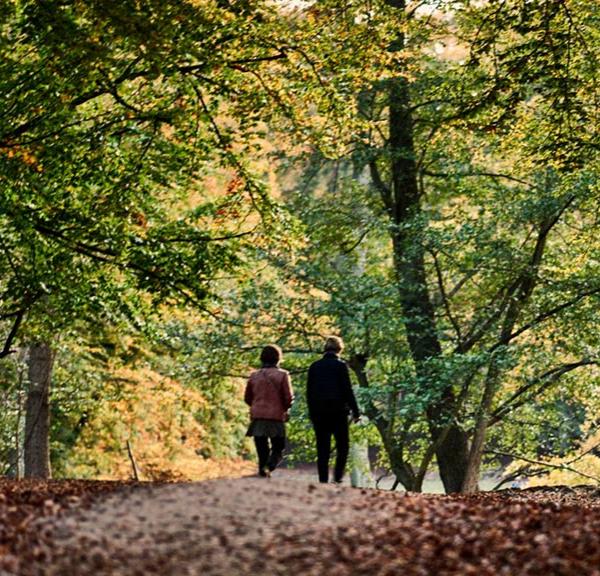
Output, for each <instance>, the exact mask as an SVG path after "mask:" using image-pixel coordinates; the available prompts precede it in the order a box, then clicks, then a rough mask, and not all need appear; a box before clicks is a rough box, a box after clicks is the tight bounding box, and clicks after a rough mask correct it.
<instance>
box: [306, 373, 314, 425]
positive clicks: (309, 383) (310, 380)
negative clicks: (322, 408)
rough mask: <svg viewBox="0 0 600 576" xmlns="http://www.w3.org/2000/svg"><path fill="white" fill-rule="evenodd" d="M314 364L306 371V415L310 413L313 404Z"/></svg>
mask: <svg viewBox="0 0 600 576" xmlns="http://www.w3.org/2000/svg"><path fill="white" fill-rule="evenodd" d="M313 366H314V364H311V365H310V367H309V369H308V377H307V380H306V406H307V407H308V414H309V415H310V413H311V412H312V409H313V404H314V389H315V376H314V368H313Z"/></svg>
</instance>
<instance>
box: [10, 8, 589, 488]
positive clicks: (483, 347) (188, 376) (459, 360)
mask: <svg viewBox="0 0 600 576" xmlns="http://www.w3.org/2000/svg"><path fill="white" fill-rule="evenodd" d="M599 30H600V7H599V6H597V5H596V3H593V2H586V1H584V0H559V1H556V0H533V1H526V0H509V1H506V2H496V1H492V0H490V1H484V2H469V1H466V0H465V1H442V0H440V1H436V2H416V1H415V2H409V1H405V0H373V1H369V2H364V1H362V2H353V1H340V0H319V1H315V2H271V1H264V2H263V1H253V2H247V1H245V0H237V1H235V0H215V1H212V0H198V1H189V2H169V1H160V2H158V1H147V2H133V1H128V0H126V1H124V2H119V3H106V2H78V1H72V2H71V1H70V2H63V1H61V2H58V1H53V0H48V1H43V2H26V1H16V0H15V1H8V0H4V1H2V2H0V47H1V50H2V54H3V58H2V61H1V62H0V92H1V93H2V100H1V101H2V105H1V107H0V327H1V330H2V337H3V338H2V340H1V341H0V386H1V390H2V402H3V404H2V406H3V410H2V417H1V422H0V428H1V430H0V436H1V438H0V444H1V445H0V450H1V451H2V454H3V459H2V461H3V465H4V469H3V472H4V473H11V474H21V473H25V474H26V475H30V474H31V475H40V474H41V475H48V474H49V473H50V468H51V466H50V461H52V468H54V470H55V473H56V474H62V475H66V476H68V475H73V474H76V475H84V476H85V475H88V476H111V475H112V476H115V475H126V474H127V473H128V468H127V466H128V460H127V458H128V456H127V452H126V450H127V446H129V448H130V450H131V449H133V452H134V453H136V452H137V453H136V456H137V460H138V462H139V464H140V467H141V469H142V472H143V473H144V474H146V476H147V477H192V476H194V477H196V476H197V475H198V474H203V473H209V472H206V469H207V466H206V465H205V464H206V463H207V462H220V463H221V464H219V466H222V467H225V468H227V466H230V465H231V462H232V461H235V459H236V458H239V457H247V456H248V447H247V445H246V444H245V441H244V439H243V434H244V426H245V424H246V418H247V415H246V409H245V408H244V407H243V405H242V401H241V391H242V387H243V384H244V379H245V378H246V377H247V375H248V373H249V371H250V370H251V369H252V367H253V366H256V364H257V361H258V354H259V352H260V349H261V347H262V346H263V345H264V344H267V343H276V344H278V345H280V346H281V347H282V348H283V350H284V354H285V359H284V367H286V368H287V369H288V370H289V371H290V373H291V375H292V380H293V383H294V387H295V389H296V402H295V404H294V406H293V409H292V418H291V421H290V424H289V431H290V440H291V444H292V447H293V451H292V454H291V455H290V459H296V460H303V459H307V458H309V459H310V458H312V457H313V454H312V452H311V449H312V448H311V447H312V436H311V433H310V426H309V423H308V416H307V414H306V408H305V404H304V385H305V372H306V369H307V367H308V364H309V363H310V362H311V361H312V360H314V359H315V358H317V357H318V355H319V353H320V352H321V347H322V342H323V338H324V337H325V336H326V335H328V334H338V335H340V336H342V337H343V338H344V340H345V341H346V350H345V353H344V358H345V360H346V361H347V362H348V365H349V367H350V369H351V372H352V374H353V379H354V383H355V385H356V389H357V396H358V399H359V403H360V404H361V407H362V409H363V412H364V413H365V416H366V418H365V419H364V422H363V425H361V426H360V427H357V428H356V429H355V430H354V432H353V433H354V435H355V438H354V440H355V441H356V442H357V443H360V442H363V443H364V442H366V443H368V444H370V445H371V446H376V447H377V448H378V452H379V462H378V465H379V466H382V467H384V468H386V469H387V470H389V472H390V473H391V474H392V475H393V477H394V479H395V485H396V484H401V485H402V486H403V487H404V488H405V489H407V490H415V491H420V490H422V488H423V482H424V479H425V476H426V474H427V473H428V472H430V471H431V470H433V469H436V470H438V471H439V474H440V477H441V480H442V482H443V485H444V488H445V490H446V491H448V492H456V491H465V492H471V491H474V490H476V489H477V487H478V483H479V479H480V477H481V474H482V472H483V470H485V469H487V468H494V469H497V468H499V467H505V466H506V465H507V464H509V463H510V467H509V468H508V469H507V470H506V472H505V476H504V478H503V479H504V480H507V481H508V480H510V479H511V478H513V477H514V478H520V477H522V476H530V477H534V476H539V475H542V474H545V473H546V472H548V471H550V470H554V472H553V474H555V475H556V474H559V473H561V474H563V476H561V478H563V479H564V475H565V474H568V475H570V476H569V481H573V482H585V481H598V478H599V477H600V465H599V464H598V458H597V454H598V451H599V448H598V446H599V445H598V442H600V437H599V436H598V434H599V433H598V414H599V410H598V409H599V406H598V400H597V398H598V397H600V395H599V394H598V386H599V380H598V377H599V374H600V373H599V372H598V343H599V334H598V328H597V326H598V325H599V320H600V318H599V317H598V309H599V306H598V304H599V295H600V280H599V279H600V270H599V265H600V262H599V255H600V250H599V248H600V245H599V240H598V238H599V234H598V227H599V207H600V202H599V200H600V190H599V187H598V171H599V164H598V158H599V156H598V150H599V145H600V138H599V129H598V128H599V127H598V112H599V110H598V101H599V96H600V94H599V89H598V81H597V80H598V79H597V74H598V73H597V70H598V58H599V52H600V42H599V40H600V39H599V37H598V36H599V34H600V32H599ZM138 443H139V444H143V445H144V446H146V447H147V446H152V447H153V448H152V449H145V448H144V449H142V448H141V447H140V448H139V451H138V448H137V444H138ZM132 447H133V448H132ZM182 463H183V464H182ZM215 466H216V469H218V470H222V469H224V468H222V467H221V468H219V466H217V465H215ZM192 469H194V472H191V470H192ZM203 471H204V472H203Z"/></svg>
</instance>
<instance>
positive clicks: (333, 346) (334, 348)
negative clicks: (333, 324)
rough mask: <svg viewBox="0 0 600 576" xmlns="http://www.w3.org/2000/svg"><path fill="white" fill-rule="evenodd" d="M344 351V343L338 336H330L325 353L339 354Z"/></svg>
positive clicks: (326, 341)
mask: <svg viewBox="0 0 600 576" xmlns="http://www.w3.org/2000/svg"><path fill="white" fill-rule="evenodd" d="M343 349H344V342H343V340H342V339H341V338H338V337H337V336H328V337H327V340H325V346H324V350H325V352H336V353H339V352H341V351H342V350H343Z"/></svg>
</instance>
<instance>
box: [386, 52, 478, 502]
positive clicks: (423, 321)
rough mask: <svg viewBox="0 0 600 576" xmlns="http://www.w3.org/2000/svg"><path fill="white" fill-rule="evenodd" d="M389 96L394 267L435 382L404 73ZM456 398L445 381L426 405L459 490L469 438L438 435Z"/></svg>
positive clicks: (451, 486)
mask: <svg viewBox="0 0 600 576" xmlns="http://www.w3.org/2000/svg"><path fill="white" fill-rule="evenodd" d="M402 45H403V42H402ZM389 98H390V101H389V130H390V141H389V144H390V148H391V151H390V154H391V171H392V186H391V189H390V191H389V192H390V193H389V196H388V198H387V202H386V205H387V208H388V213H389V214H390V217H391V218H392V221H393V224H394V226H393V228H392V240H393V245H394V266H395V270H396V277H397V281H398V288H399V291H400V301H401V305H402V310H403V313H404V316H405V317H406V334H407V339H408V344H409V347H410V351H411V356H412V358H413V361H414V362H415V367H416V370H417V374H418V376H419V379H420V380H421V381H424V382H431V383H432V384H434V383H435V378H436V375H435V374H432V373H431V372H430V371H429V369H428V367H427V363H428V361H429V360H431V359H432V358H435V357H438V356H440V355H441V353H442V349H441V345H440V342H439V339H438V336H437V331H436V320H435V313H434V308H433V304H432V302H431V297H430V295H429V289H428V286H427V272H426V269H425V258H424V248H423V244H422V236H421V231H422V222H421V216H422V211H421V205H420V195H419V187H418V179H417V164H416V160H415V145H414V136H413V118H412V112H411V107H410V94H409V86H408V82H407V80H406V79H405V78H402V77H398V78H395V79H393V80H391V81H390V90H389ZM384 201H386V199H385V198H384ZM455 400H456V399H455V395H454V392H453V390H452V388H451V387H450V386H447V387H445V388H444V389H443V390H441V392H440V395H439V398H437V399H436V400H434V401H433V402H432V404H431V405H430V406H429V408H428V410H427V419H428V421H429V430H430V434H431V439H432V441H433V442H438V441H439V446H438V448H437V450H436V457H437V462H438V466H439V469H440V476H441V479H442V482H443V484H444V488H445V490H446V492H448V493H450V492H459V491H460V490H461V488H462V485H463V482H464V476H465V472H466V467H467V461H468V441H467V434H466V432H465V431H464V430H462V429H461V428H460V427H459V426H458V425H456V424H451V425H450V428H449V429H448V430H447V431H446V432H445V436H444V437H443V438H442V434H443V433H444V429H445V428H447V425H448V423H449V422H451V420H452V418H453V417H454V410H455Z"/></svg>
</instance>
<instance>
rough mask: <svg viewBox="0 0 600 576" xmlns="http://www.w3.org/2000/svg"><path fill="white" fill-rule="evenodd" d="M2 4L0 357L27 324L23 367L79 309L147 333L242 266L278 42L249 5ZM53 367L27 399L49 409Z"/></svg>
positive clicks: (254, 228)
mask: <svg viewBox="0 0 600 576" xmlns="http://www.w3.org/2000/svg"><path fill="white" fill-rule="evenodd" d="M0 10H1V11H2V25H1V29H0V47H1V49H2V53H3V54H5V55H6V58H3V60H2V64H1V65H0V90H1V91H2V94H3V108H2V110H1V111H0V163H1V169H0V174H1V175H0V181H1V186H2V192H1V202H0V293H1V303H0V320H2V322H3V324H4V325H5V326H6V332H5V338H4V341H3V345H2V346H1V348H2V349H1V350H0V356H1V357H6V356H8V355H10V354H11V353H12V352H13V351H14V343H15V342H17V337H19V338H20V340H19V342H20V345H21V346H27V345H28V346H30V354H29V358H30V369H29V371H30V373H31V374H33V373H34V372H35V373H37V372H38V370H37V368H36V367H37V366H38V365H39V359H38V355H37V352H36V351H37V350H41V349H44V350H51V349H52V348H54V347H55V346H56V339H57V338H58V336H59V335H60V334H65V333H67V332H69V330H70V327H71V326H73V325H74V324H76V323H77V322H79V321H80V320H81V319H85V318H87V319H95V318H101V319H102V320H103V321H104V322H108V323H110V322H111V321H114V320H115V319H117V318H121V317H124V318H127V319H128V320H129V322H131V323H132V324H133V325H137V327H138V328H139V327H142V326H143V323H144V317H147V316H148V315H149V314H151V313H152V312H153V311H155V310H156V309H157V307H159V306H160V305H163V304H165V305H166V304H170V303H174V302H177V303H183V304H186V305H192V306H194V307H196V308H197V309H202V308H204V307H205V304H206V302H207V300H208V299H209V298H210V295H211V293H212V290H211V282H212V279H213V278H214V277H215V276H217V275H218V274H220V273H223V272H225V271H229V270H231V269H232V268H233V267H235V266H236V265H237V264H239V262H240V254H239V251H240V248H241V246H242V245H243V243H244V242H249V241H251V239H253V238H255V237H256V235H258V234H259V233H260V229H261V222H264V219H265V218H266V217H267V215H268V214H269V213H270V209H269V202H268V199H267V197H266V194H265V192H264V189H263V186H262V183H261V182H260V181H259V180H257V179H255V178H254V177H253V175H252V173H251V170H249V169H248V165H247V162H246V160H245V157H246V151H247V149H248V148H249V147H250V146H251V144H252V141H253V140H254V139H255V138H256V137H257V122H258V118H259V115H258V113H259V111H260V109H261V107H262V98H263V93H262V91H261V89H260V86H259V85H258V83H257V82H256V81H255V80H253V78H252V74H251V72H252V71H253V70H254V69H255V68H257V67H260V66H261V65H262V64H263V63H265V62H267V63H268V62H270V61H271V60H274V59H278V58H281V56H282V55H281V53H280V52H279V51H277V49H276V47H273V31H274V27H273V21H272V19H269V17H268V13H269V12H268V10H266V9H265V8H263V7H262V6H261V5H259V4H255V5H254V6H253V7H252V8H250V7H245V8H244V7H242V8H238V7H233V8H232V7H230V6H229V5H227V4H223V5H222V6H220V5H218V4H214V3H212V2H206V3H197V4H192V3H181V2H149V3H145V4H144V5H143V6H142V5H139V4H138V3H135V2H125V3H118V4H111V5H108V4H106V3H104V2H92V3H85V4H83V3H78V2H73V3H64V2H53V1H49V2H41V3H40V2H12V1H6V2H2V4H1V5H0ZM242 67H243V70H242ZM224 102H227V104H228V107H227V109H226V110H225V109H224V108H223V103H224ZM207 167H210V169H209V170H207ZM219 173H220V178H221V181H223V186H222V189H221V190H220V191H217V192H216V193H214V192H211V194H205V193H204V190H203V188H204V186H205V178H206V177H207V175H209V174H212V175H214V174H217V175H219ZM25 320H26V322H25ZM51 356H52V353H51V352H50V354H49V355H48V358H50V357H51ZM50 368H51V362H50V361H49V362H47V365H46V368H45V372H47V373H48V375H47V376H44V378H43V382H44V384H43V385H40V386H37V377H36V380H35V381H32V386H31V389H30V400H28V402H27V406H28V408H32V407H33V406H34V405H35V406H44V407H45V406H47V403H48V393H49V390H50V386H49V373H50ZM40 382H41V381H40ZM39 394H41V395H42V396H43V398H42V399H41V400H39V401H38V400H37V399H35V401H34V396H35V398H37V396H38V395H39ZM27 418H28V422H30V421H31V422H34V421H38V422H41V421H43V422H46V416H43V418H42V419H41V420H40V419H39V418H38V417H37V416H36V415H35V414H33V415H31V417H30V415H29V414H28V416H27ZM28 429H29V427H28ZM45 429H46V428H44V430H45ZM32 430H33V429H32ZM43 434H45V432H44V433H43ZM35 445H36V446H42V445H43V446H47V436H46V438H45V439H40V440H39V441H38V440H36V441H35ZM25 446H26V449H27V447H28V446H30V444H29V443H28V442H27V441H26V442H25ZM26 459H27V457H26ZM39 459H41V460H47V458H46V457H45V456H44V455H40V457H39ZM44 470H46V468H44ZM36 474H37V473H36ZM42 475H46V472H44V473H43V474H42Z"/></svg>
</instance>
